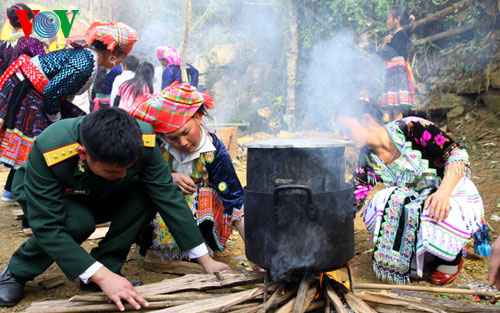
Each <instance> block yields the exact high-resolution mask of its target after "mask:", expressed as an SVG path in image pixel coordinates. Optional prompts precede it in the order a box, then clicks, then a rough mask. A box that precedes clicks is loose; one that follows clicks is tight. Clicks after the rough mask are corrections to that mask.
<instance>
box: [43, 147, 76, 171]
mask: <svg viewBox="0 0 500 313" xmlns="http://www.w3.org/2000/svg"><path fill="white" fill-rule="evenodd" d="M79 147H81V145H80V144H79V143H78V142H75V143H72V144H69V145H67V146H64V147H61V148H57V149H54V150H50V151H47V152H45V153H44V154H43V157H44V158H45V162H47V165H48V166H49V167H50V166H52V165H55V164H57V163H59V162H62V161H64V160H67V159H69V158H71V157H72V156H75V155H77V154H78V151H77V150H76V149H78V148H79Z"/></svg>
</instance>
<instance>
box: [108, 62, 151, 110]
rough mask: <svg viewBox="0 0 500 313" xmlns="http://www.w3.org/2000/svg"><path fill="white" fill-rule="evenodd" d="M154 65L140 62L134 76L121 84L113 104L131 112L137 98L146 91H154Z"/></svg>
mask: <svg viewBox="0 0 500 313" xmlns="http://www.w3.org/2000/svg"><path fill="white" fill-rule="evenodd" d="M153 77H154V67H153V64H151V63H149V62H144V63H141V64H139V66H137V68H136V70H135V76H134V78H132V79H130V80H127V81H125V82H124V83H123V84H121V86H120V88H119V89H118V94H117V95H116V98H115V102H114V103H113V106H115V107H116V106H117V107H119V108H120V109H124V110H125V111H127V112H130V111H131V110H132V109H133V108H134V103H135V101H136V99H138V98H139V97H141V96H142V95H144V94H146V93H149V94H150V93H153Z"/></svg>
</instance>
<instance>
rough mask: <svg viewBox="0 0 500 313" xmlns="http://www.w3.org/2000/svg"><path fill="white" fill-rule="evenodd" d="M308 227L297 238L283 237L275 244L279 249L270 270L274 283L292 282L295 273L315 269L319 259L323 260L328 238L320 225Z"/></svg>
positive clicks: (272, 258)
mask: <svg viewBox="0 0 500 313" xmlns="http://www.w3.org/2000/svg"><path fill="white" fill-rule="evenodd" d="M308 226H309V227H307V228H306V227H301V228H300V229H301V230H305V233H300V234H296V235H297V236H295V237H296V238H293V236H292V237H291V236H281V237H279V239H278V242H276V243H275V244H276V247H277V249H276V253H275V254H274V255H273V256H272V257H271V268H270V269H269V270H270V273H271V275H272V277H271V279H272V280H273V281H280V280H290V279H292V277H291V275H292V274H293V272H294V271H297V270H301V269H309V268H314V265H315V264H316V263H317V258H321V253H322V246H324V245H326V244H328V243H329V240H328V236H327V234H326V232H325V230H324V229H323V227H321V226H320V225H313V224H309V225H308ZM305 238H308V239H307V240H304V239H305Z"/></svg>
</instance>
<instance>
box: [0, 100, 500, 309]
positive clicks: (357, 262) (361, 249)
mask: <svg viewBox="0 0 500 313" xmlns="http://www.w3.org/2000/svg"><path fill="white" fill-rule="evenodd" d="M443 125H445V127H446V130H447V131H448V132H449V133H450V134H451V135H452V136H453V137H454V138H455V139H457V140H458V141H459V142H461V143H462V144H463V145H464V146H465V147H466V148H467V150H468V152H469V157H470V161H471V167H472V175H473V180H474V182H475V183H476V185H477V187H478V189H479V191H480V194H481V196H482V198H483V201H484V205H485V219H486V221H487V222H488V224H489V227H490V235H491V237H492V240H494V239H495V238H496V237H497V236H498V235H499V233H500V193H499V190H500V188H499V186H500V163H499V160H500V149H499V142H500V118H499V117H498V115H495V114H494V113H493V112H492V111H489V110H488V109H486V108H471V109H470V110H469V111H468V112H467V113H464V114H463V115H461V116H459V117H457V118H454V119H452V120H448V121H444V122H441V123H440V126H443ZM265 137H266V135H263V136H260V137H259V136H253V138H254V139H266V138H265ZM245 138H246V139H243V138H240V139H242V140H241V141H244V140H248V138H250V137H245ZM240 143H241V142H240ZM239 153H240V154H241V149H239ZM238 160H239V161H236V162H235V164H236V168H237V172H238V175H239V176H240V179H241V180H242V184H243V185H245V164H244V158H241V155H239V158H238ZM7 174H8V170H7V169H0V186H3V185H4V181H5V179H6V177H7ZM16 208H18V207H15V206H7V205H5V204H2V206H1V207H0V244H1V245H0V251H1V252H0V267H1V269H3V268H4V266H5V265H6V264H7V262H8V261H9V258H10V256H11V255H12V253H13V252H14V251H15V250H16V249H17V247H18V246H19V245H20V244H21V243H23V242H24V241H25V240H26V239H27V237H26V236H25V235H24V234H23V233H22V232H21V223H20V221H19V220H15V218H14V216H13V215H12V213H11V211H12V209H16ZM492 216H493V219H492ZM497 217H498V218H497ZM355 240H356V244H355V246H356V248H355V251H356V252H355V256H354V258H353V259H352V260H351V262H350V267H351V268H352V270H353V276H354V282H370V283H381V282H380V281H379V280H378V279H377V278H376V277H375V275H374V273H373V271H372V268H371V265H372V261H371V252H372V251H373V245H372V244H371V243H370V242H369V241H368V234H367V231H366V229H365V226H364V224H363V222H362V220H361V219H359V217H357V218H356V220H355ZM95 245H97V242H96V241H94V240H91V241H87V242H85V243H84V244H83V246H84V247H85V248H86V249H88V250H90V249H91V248H92V247H93V246H95ZM215 258H216V259H217V260H220V261H223V262H226V263H228V264H230V265H231V267H232V268H233V269H235V270H240V269H250V268H251V264H250V263H249V262H248V261H247V260H246V259H245V251H244V245H243V242H242V240H241V238H239V236H238V235H237V233H233V235H232V236H231V238H230V240H229V242H228V244H227V247H226V249H225V251H224V252H222V253H216V256H215ZM487 265H488V259H487V258H483V257H479V256H476V255H475V254H474V252H473V249H472V245H471V244H469V247H468V256H467V258H466V259H465V263H464V268H463V270H462V272H461V274H460V276H459V277H458V278H457V279H456V280H455V281H454V282H453V283H452V284H450V286H449V287H461V286H469V285H470V284H478V283H481V284H484V283H486V281H487ZM123 274H124V275H125V276H126V277H128V278H131V279H141V280H142V281H144V283H146V284H147V283H153V282H158V281H161V280H163V279H165V278H172V277H175V276H174V275H168V274H160V273H154V272H150V271H147V270H145V269H144V268H143V266H142V260H141V258H140V257H139V255H138V254H137V252H136V251H135V247H132V249H131V251H130V254H129V258H128V261H127V263H126V264H125V266H124V268H123ZM54 275H59V276H63V274H62V272H61V271H60V270H59V268H58V267H57V266H56V265H52V266H51V267H50V268H49V270H48V271H46V272H45V273H44V274H42V275H40V276H39V277H37V279H35V280H34V281H33V282H28V283H27V286H26V289H25V294H26V297H25V298H24V299H23V300H22V301H21V302H20V304H18V305H17V306H15V307H13V308H1V307H0V312H19V311H22V310H24V309H25V308H26V307H28V306H29V305H30V304H31V302H33V301H42V300H53V299H64V298H69V297H71V296H73V295H75V294H82V293H83V292H81V291H80V290H79V288H78V279H77V280H75V281H67V280H66V279H65V283H64V284H63V285H60V286H58V287H55V288H52V289H48V290H47V289H44V288H42V287H40V286H39V285H38V283H39V282H40V281H42V280H45V279H47V278H50V277H52V276H54ZM412 284H413V285H425V286H431V285H430V284H429V283H427V282H425V281H415V282H412ZM442 296H443V297H448V295H442ZM451 297H452V296H450V298H451ZM452 298H454V299H457V300H460V301H469V299H468V297H466V296H460V295H459V296H453V297H452ZM481 302H482V303H486V302H485V301H484V300H483V301H481Z"/></svg>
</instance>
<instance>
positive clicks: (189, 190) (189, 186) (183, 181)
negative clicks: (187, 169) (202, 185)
mask: <svg viewBox="0 0 500 313" xmlns="http://www.w3.org/2000/svg"><path fill="white" fill-rule="evenodd" d="M172 180H173V181H174V183H176V184H177V186H179V188H181V190H182V192H183V193H184V194H185V195H192V194H193V193H194V192H195V191H196V184H195V183H194V181H193V180H192V179H191V177H189V176H188V175H186V174H184V173H172Z"/></svg>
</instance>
